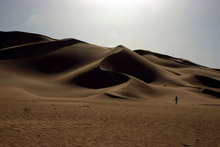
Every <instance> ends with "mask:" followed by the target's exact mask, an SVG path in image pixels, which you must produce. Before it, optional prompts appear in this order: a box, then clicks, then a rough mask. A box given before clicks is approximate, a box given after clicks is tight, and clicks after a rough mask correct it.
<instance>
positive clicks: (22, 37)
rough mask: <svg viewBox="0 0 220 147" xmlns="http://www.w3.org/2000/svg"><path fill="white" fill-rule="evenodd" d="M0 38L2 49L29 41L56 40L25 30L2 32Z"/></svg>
mask: <svg viewBox="0 0 220 147" xmlns="http://www.w3.org/2000/svg"><path fill="white" fill-rule="evenodd" d="M0 38H1V40H0V49H3V48H6V47H10V46H16V45H21V44H27V43H35V42H45V41H53V40H55V39H52V38H49V37H46V36H42V35H38V34H31V33H24V32H0ZM13 38H16V39H13Z"/></svg>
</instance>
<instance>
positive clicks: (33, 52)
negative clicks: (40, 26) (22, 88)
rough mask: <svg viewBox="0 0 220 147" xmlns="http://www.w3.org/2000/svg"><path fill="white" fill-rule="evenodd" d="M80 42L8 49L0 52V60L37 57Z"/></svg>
mask: <svg viewBox="0 0 220 147" xmlns="http://www.w3.org/2000/svg"><path fill="white" fill-rule="evenodd" d="M80 42H81V41H78V40H75V39H69V40H59V41H50V42H40V43H36V44H31V45H24V46H18V47H13V48H8V49H4V50H0V60H8V59H18V58H28V57H34V56H39V55H43V54H46V53H49V52H52V51H55V50H57V49H60V48H63V47H66V46H70V45H74V44H76V43H80Z"/></svg>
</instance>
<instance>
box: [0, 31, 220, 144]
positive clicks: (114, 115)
mask: <svg viewBox="0 0 220 147" xmlns="http://www.w3.org/2000/svg"><path fill="white" fill-rule="evenodd" d="M0 37H1V38H3V39H2V40H0V147H1V146H2V147H7V146H18V147H22V146H28V147H29V146H48V147H51V146H54V147H55V146H56V147H57V146H58V147H59V146H64V147H66V146H100V147H103V146H132V147H133V146H150V147H151V146H153V147H154V146H169V147H170V146H198V147H199V146H204V147H214V146H220V133H219V132H220V125H219V124H220V71H219V70H216V69H211V68H208V67H204V66H201V65H197V64H195V63H192V62H190V61H188V60H184V59H179V58H174V57H170V56H167V55H161V54H158V53H153V52H150V51H144V50H136V51H131V50H130V49H128V48H126V47H124V46H117V47H115V48H106V47H100V46H96V45H92V44H89V43H85V42H82V41H79V40H75V39H64V40H56V39H52V38H49V37H46V36H42V35H37V34H30V33H22V32H0ZM176 96H178V98H179V100H178V105H176V104H175V100H174V98H175V97H176Z"/></svg>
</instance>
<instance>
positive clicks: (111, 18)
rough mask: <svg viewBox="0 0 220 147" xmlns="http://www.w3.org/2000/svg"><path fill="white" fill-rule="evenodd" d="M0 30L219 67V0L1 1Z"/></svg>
mask: <svg viewBox="0 0 220 147" xmlns="http://www.w3.org/2000/svg"><path fill="white" fill-rule="evenodd" d="M0 31H24V32H31V33H38V34H43V35H46V36H49V37H52V38H56V39H63V38H75V39H79V40H82V41H86V42H89V43H92V44H96V45H100V46H105V47H115V46H117V45H123V46H126V47H128V48H130V49H132V50H135V49H145V50H150V51H153V52H157V53H162V54H167V55H170V56H174V57H178V58H183V59H187V60H190V61H192V62H195V63H198V64H201V65H204V66H208V67H212V68H219V69H220V0H0Z"/></svg>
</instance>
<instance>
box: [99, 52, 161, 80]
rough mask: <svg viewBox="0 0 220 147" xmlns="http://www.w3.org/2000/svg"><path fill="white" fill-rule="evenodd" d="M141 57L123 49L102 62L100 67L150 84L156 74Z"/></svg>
mask: <svg viewBox="0 0 220 147" xmlns="http://www.w3.org/2000/svg"><path fill="white" fill-rule="evenodd" d="M140 58H141V57H138V56H135V54H134V53H132V52H130V51H128V50H127V49H124V50H123V51H121V52H119V53H116V54H113V55H111V56H109V57H107V58H105V59H104V60H103V62H102V63H101V67H102V68H104V69H107V70H111V71H117V72H121V73H125V74H128V75H131V76H134V77H136V78H138V79H140V80H142V81H144V82H147V83H151V82H153V81H154V80H155V78H156V76H157V73H156V72H155V71H154V69H153V68H152V67H151V66H148V63H146V62H144V61H143V59H140Z"/></svg>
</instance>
